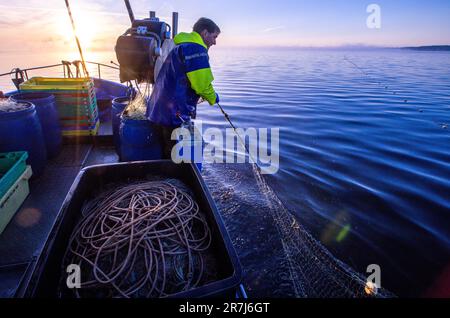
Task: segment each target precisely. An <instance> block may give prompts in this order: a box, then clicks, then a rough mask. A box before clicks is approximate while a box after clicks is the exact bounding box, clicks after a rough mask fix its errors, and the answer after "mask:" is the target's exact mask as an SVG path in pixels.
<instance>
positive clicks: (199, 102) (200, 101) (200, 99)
mask: <svg viewBox="0 0 450 318" xmlns="http://www.w3.org/2000/svg"><path fill="white" fill-rule="evenodd" d="M204 101H205V100H204V99H203V97H200V98H199V99H198V102H197V105H198V104H201V103H203V102H204Z"/></svg>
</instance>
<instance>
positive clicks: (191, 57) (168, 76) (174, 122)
mask: <svg viewBox="0 0 450 318" xmlns="http://www.w3.org/2000/svg"><path fill="white" fill-rule="evenodd" d="M219 34H220V29H219V27H218V26H217V25H216V24H215V23H214V22H213V21H212V20H210V19H207V18H200V19H199V20H198V21H197V22H196V23H195V25H194V28H193V32H192V33H180V34H178V35H177V36H175V38H174V42H175V45H176V46H175V48H174V49H173V50H172V51H171V52H170V54H169V55H168V56H167V58H166V60H165V61H164V64H163V66H162V67H161V71H160V72H159V74H158V77H157V79H156V83H155V86H154V88H153V92H152V95H151V97H150V102H149V103H148V107H147V117H148V119H149V120H150V121H151V122H152V123H153V126H154V127H155V129H156V131H157V133H158V134H159V135H160V139H161V143H162V146H163V156H164V158H167V159H168V158H170V153H171V150H172V147H173V145H174V144H175V143H176V141H173V140H171V133H172V131H173V129H175V128H177V127H179V126H180V125H181V124H182V122H183V121H189V120H190V119H191V118H195V116H196V111H197V104H198V102H199V100H200V98H202V99H203V100H205V101H207V102H208V103H209V104H210V105H214V104H216V103H218V102H219V95H218V94H217V93H216V92H215V90H214V88H213V86H212V81H213V80H214V77H213V75H212V72H211V68H210V65H209V56H208V50H209V48H210V47H211V46H213V45H215V44H216V39H217V37H218V36H219Z"/></svg>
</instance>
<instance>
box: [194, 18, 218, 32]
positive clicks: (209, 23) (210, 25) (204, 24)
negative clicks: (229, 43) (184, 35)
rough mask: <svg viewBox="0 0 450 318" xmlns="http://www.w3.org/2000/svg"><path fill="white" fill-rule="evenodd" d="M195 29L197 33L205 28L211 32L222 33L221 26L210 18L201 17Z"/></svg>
mask: <svg viewBox="0 0 450 318" xmlns="http://www.w3.org/2000/svg"><path fill="white" fill-rule="evenodd" d="M193 29H194V31H195V32H197V33H199V34H200V33H202V31H203V30H205V29H206V30H207V31H208V32H209V33H214V32H218V33H220V28H219V27H218V26H217V24H215V23H214V21H213V20H211V19H208V18H200V19H198V21H197V22H195V24H194V28H193Z"/></svg>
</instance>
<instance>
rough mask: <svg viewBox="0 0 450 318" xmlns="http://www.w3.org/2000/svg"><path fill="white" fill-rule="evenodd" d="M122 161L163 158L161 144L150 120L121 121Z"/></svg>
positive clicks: (125, 119) (124, 119) (123, 119)
mask: <svg viewBox="0 0 450 318" xmlns="http://www.w3.org/2000/svg"><path fill="white" fill-rule="evenodd" d="M119 130H120V159H121V161H141V160H157V159H161V158H162V151H161V144H160V142H159V137H158V135H157V134H156V133H155V130H154V129H153V127H152V124H151V123H150V122H149V121H148V120H135V119H127V118H123V116H122V119H121V123H120V129H119Z"/></svg>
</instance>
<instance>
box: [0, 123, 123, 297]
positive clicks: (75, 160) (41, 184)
mask: <svg viewBox="0 0 450 318" xmlns="http://www.w3.org/2000/svg"><path fill="white" fill-rule="evenodd" d="M110 126H111V123H110V122H109V123H105V124H102V125H101V126H100V127H101V128H100V132H99V136H97V137H84V138H80V139H77V140H69V141H66V142H65V144H64V146H63V148H62V151H61V153H60V154H59V155H58V156H57V157H56V158H54V159H51V160H49V161H48V162H47V166H46V168H45V170H44V172H43V173H42V175H41V176H39V177H38V178H32V179H31V180H30V183H29V185H30V194H29V196H28V197H27V199H26V200H25V201H24V203H23V204H22V206H21V208H20V209H19V210H18V211H17V213H16V214H15V216H14V218H13V219H12V220H11V222H10V223H9V224H8V226H7V227H6V228H5V230H4V232H3V233H2V234H1V235H0V256H1V257H0V298H4V297H14V296H15V295H16V293H17V292H18V290H19V288H20V287H21V286H20V284H21V282H22V281H23V280H24V278H26V276H28V275H29V274H31V273H30V271H29V269H30V268H31V267H32V266H31V265H32V263H33V262H34V261H35V260H36V258H37V257H38V256H39V254H40V252H41V250H42V248H43V247H44V244H45V242H46V240H47V237H48V235H49V233H50V231H51V229H52V227H53V225H54V222H55V220H56V217H57V215H58V213H59V210H60V207H61V205H62V203H63V201H64V199H65V197H66V195H67V192H68V191H69V189H70V187H71V185H72V183H73V181H74V179H75V177H76V176H77V174H78V172H79V171H80V170H81V169H82V168H84V167H87V166H92V165H96V164H104V163H115V162H118V156H117V154H116V151H115V149H114V146H113V139H112V136H111V128H110Z"/></svg>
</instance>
